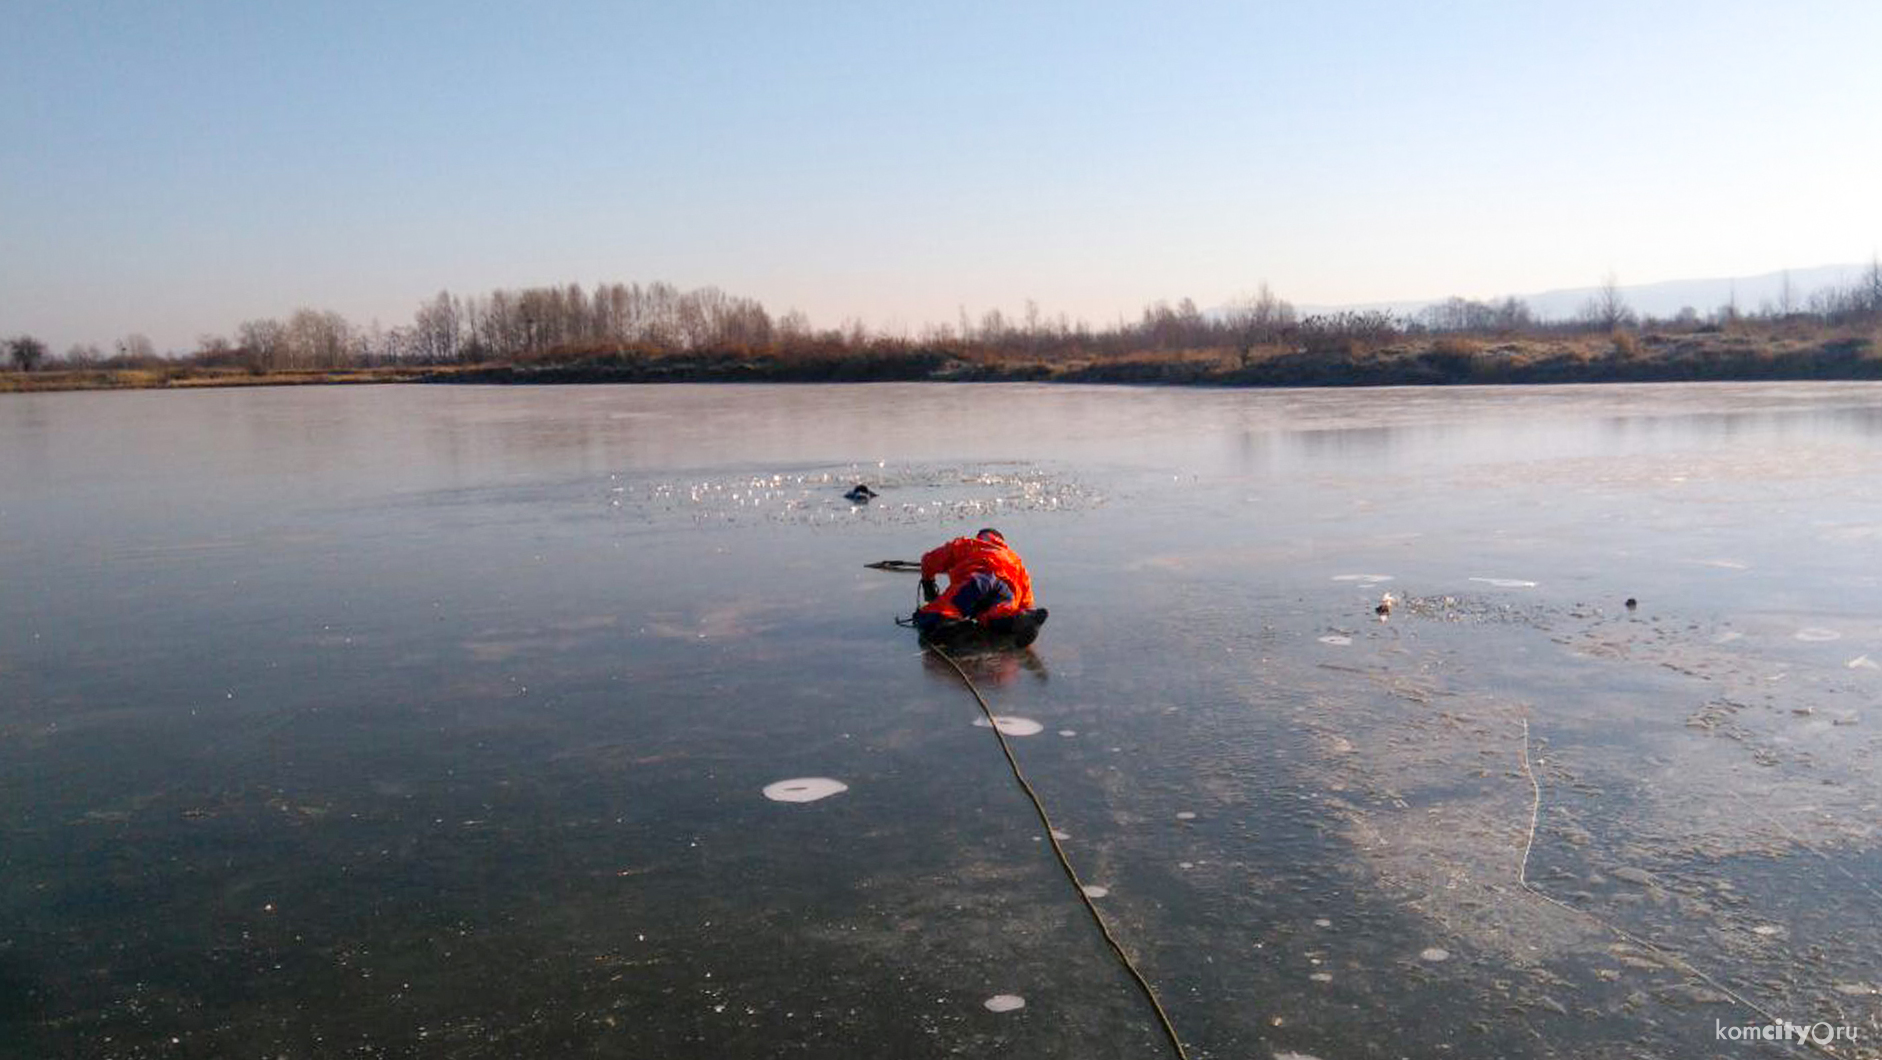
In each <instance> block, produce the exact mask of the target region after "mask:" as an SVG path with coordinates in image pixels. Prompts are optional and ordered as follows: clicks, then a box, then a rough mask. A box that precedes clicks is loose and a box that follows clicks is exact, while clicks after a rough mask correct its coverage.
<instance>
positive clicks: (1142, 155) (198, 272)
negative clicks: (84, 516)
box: [0, 0, 1882, 350]
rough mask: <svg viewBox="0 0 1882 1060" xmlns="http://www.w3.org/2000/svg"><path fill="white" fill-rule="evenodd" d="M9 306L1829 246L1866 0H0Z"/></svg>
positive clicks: (1508, 274) (153, 324)
mask: <svg viewBox="0 0 1882 1060" xmlns="http://www.w3.org/2000/svg"><path fill="white" fill-rule="evenodd" d="M0 13H3V14H4V24H5V26H6V28H7V32H6V33H5V34H3V35H0V95H3V98H4V106H0V333H4V334H13V333H17V332H22V331H25V332H31V333H34V334H37V335H40V336H41V337H43V338H45V339H47V340H48V341H49V342H51V343H52V345H53V347H54V349H55V350H63V349H64V348H65V347H66V346H67V345H69V344H71V343H74V342H97V343H100V344H101V345H106V346H109V345H110V344H111V343H113V342H114V341H115V340H116V339H117V338H118V337H120V336H122V335H124V334H127V333H130V332H133V331H139V332H143V333H146V334H148V335H150V336H151V337H152V338H154V339H156V340H157V343H158V345H159V347H160V348H176V349H185V348H187V347H189V345H190V344H191V342H192V341H193V340H194V339H195V337H196V336H197V335H199V334H203V333H211V332H214V333H228V332H232V331H233V330H234V328H235V326H236V325H237V324H238V323H239V322H241V321H242V320H246V319H251V318H256V317H263V316H285V315H287V314H289V313H291V312H292V311H293V310H294V309H296V308H297V307H300V306H312V307H315V308H321V309H334V310H338V311H339V312H341V313H343V314H345V315H346V316H347V317H349V318H350V319H352V320H354V321H355V322H356V323H359V324H362V325H363V324H368V323H370V322H371V321H373V320H374V319H377V320H379V321H380V322H382V323H383V324H385V325H386V326H392V325H395V324H403V323H407V322H409V320H410V318H411V314H412V311H413V310H414V309H415V308H416V306H417V304H418V303H419V301H420V300H421V299H424V298H427V297H428V296H430V295H432V294H435V293H436V292H437V291H438V290H439V289H441V288H450V289H451V290H453V291H457V292H459V293H471V292H483V291H486V290H488V289H490V288H493V287H515V286H525V285H534V284H551V283H567V282H570V281H574V282H580V283H583V284H592V283H595V282H597V281H613V280H622V281H634V280H640V281H647V280H655V279H659V280H666V281H669V282H673V283H676V284H679V285H681V286H683V287H693V286H702V285H707V284H712V285H717V286H719V287H722V288H724V289H726V290H727V291H730V292H732V293H735V294H741V295H748V296H751V297H756V298H759V299H761V300H762V301H764V302H765V304H766V305H767V306H769V307H770V308H771V309H772V310H773V311H774V312H778V313H782V312H784V311H785V310H788V309H791V308H798V309H802V310H803V311H805V312H807V313H808V314H810V316H811V318H812V320H813V321H814V322H816V323H817V324H819V325H835V324H838V323H840V322H841V321H843V320H844V319H846V318H850V317H857V318H861V319H863V320H864V321H866V322H867V323H869V324H870V325H871V326H875V327H884V328H890V329H896V328H901V327H908V328H911V329H915V328H918V327H919V326H920V325H921V324H922V323H924V322H927V321H951V320H953V319H954V318H955V316H956V314H957V311H958V309H959V308H960V307H963V306H964V307H966V309H967V310H968V311H969V312H970V313H972V314H974V315H976V316H977V315H978V314H979V313H980V312H982V311H984V310H985V309H988V308H993V307H998V308H1001V309H1003V310H1005V311H1006V312H1009V313H1013V312H1017V311H1019V310H1020V309H1021V308H1022V306H1023V304H1024V302H1025V300H1026V299H1029V298H1030V299H1035V300H1036V301H1037V302H1038V303H1039V305H1040V306H1041V308H1042V309H1044V310H1045V311H1046V312H1048V313H1054V314H1056V313H1058V312H1061V311H1062V312H1065V313H1068V314H1070V315H1071V316H1073V317H1075V318H1078V317H1082V318H1085V319H1088V320H1090V321H1092V322H1093V323H1099V324H1102V323H1109V322H1111V321H1114V320H1116V319H1117V317H1118V316H1119V315H1120V314H1121V315H1123V316H1126V317H1133V318H1134V317H1135V316H1136V315H1137V314H1138V312H1139V311H1140V310H1141V309H1142V307H1143V305H1144V304H1145V303H1146V302H1149V301H1152V300H1155V299H1163V298H1167V299H1171V300H1174V299H1178V298H1181V297H1185V296H1188V297H1191V298H1194V299H1195V300H1196V301H1197V302H1198V303H1199V304H1202V305H1205V306H1207V305H1214V304H1220V303H1222V302H1225V301H1227V300H1229V299H1231V298H1234V297H1236V296H1238V295H1241V294H1244V293H1247V292H1248V291H1250V290H1252V289H1253V288H1254V287H1255V286H1256V285H1257V284H1258V283H1260V282H1261V281H1262V280H1264V279H1265V280H1267V281H1268V282H1270V283H1271V284H1272V285H1273V287H1274V289H1275V290H1276V292H1277V293H1279V294H1281V295H1282V296H1283V297H1287V298H1290V299H1292V300H1294V301H1297V302H1306V303H1339V302H1365V301H1383V300H1391V299H1409V298H1422V297H1436V296H1443V295H1449V294H1462V295H1467V296H1473V297H1489V296H1493V295H1499V294H1504V293H1519V292H1525V291H1536V290H1543V289H1548V288H1556V287H1573V286H1583V285H1589V284H1593V283H1596V282H1599V281H1600V280H1601V278H1602V277H1603V276H1604V275H1605V274H1607V273H1609V272H1610V271H1611V272H1612V273H1614V274H1615V275H1616V276H1617V277H1618V278H1619V279H1620V280H1621V282H1623V283H1646V282H1651V281H1656V280H1666V279H1677V278H1685V277H1707V276H1732V275H1746V274H1752V273H1759V272H1769V271H1773V270H1776V269H1780V268H1786V267H1804V266H1810V265H1820V264H1825V263H1830V262H1845V261H1865V260H1868V259H1869V257H1870V256H1871V255H1872V254H1874V253H1875V252H1876V251H1877V250H1878V249H1879V248H1882V195H1878V193H1877V191H1876V189H1877V188H1879V187H1882V64H1879V63H1877V62H1876V61H1875V55H1874V42H1875V41H1877V40H1882V5H1879V4H1874V3H1870V2H1867V0H1847V2H1840V3H1828V2H1813V0H1797V2H1793V3H1790V4H1788V5H1782V6H1780V5H1775V4H1771V3H1768V2H1761V3H1755V4H1754V3H1739V2H1733V0H1723V2H1721V0H1712V2H1706V3H1698V2H1692V3H1688V2H1684V0H1671V2H1664V3H1657V4H1636V3H1610V2H1606V0H1594V2H1589V0H1582V2H1575V3H1532V4H1517V3H1513V2H1510V0H1502V2H1498V3H1476V2H1458V3H1444V4H1399V3H1341V2H1323V3H1301V4H1285V5H1283V4H1255V3H1206V4H1205V3H1192V4H1185V3H1172V4H1158V5H1150V4H1147V3H1139V4H1121V3H1102V2H1094V3H1062V4H1051V3H1029V2H1014V3H986V4H981V3H953V4H948V5H921V6H917V5H901V4H885V3H880V2H875V3H860V2H859V3H831V2H819V0H805V2H802V3H798V4H777V3H716V2H696V3H668V4H659V5H652V4H634V3H586V2H582V3H576V2H570V3H540V4H536V5H531V6H525V5H522V4H497V3H474V2H466V0H459V2H455V3H450V4H445V3H435V2H430V0H414V2H407V3H383V2H380V3H371V4H368V3H352V2H326V3H318V4H294V5H288V4H273V3H265V2H257V0H246V2H241V3H192V2H187V0H173V2H168V3H163V2H156V0H151V2H138V3H131V2H107V3H98V2H84V0H57V2H53V0H45V2H39V0H34V2H23V0H0Z"/></svg>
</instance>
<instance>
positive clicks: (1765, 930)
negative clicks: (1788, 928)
mask: <svg viewBox="0 0 1882 1060" xmlns="http://www.w3.org/2000/svg"><path fill="white" fill-rule="evenodd" d="M1751 930H1752V932H1753V933H1755V934H1759V935H1775V934H1777V933H1778V932H1780V931H1782V930H1784V929H1783V928H1781V927H1778V926H1777V925H1776V924H1759V925H1758V926H1757V927H1755V928H1752V929H1751Z"/></svg>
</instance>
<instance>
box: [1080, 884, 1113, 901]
mask: <svg viewBox="0 0 1882 1060" xmlns="http://www.w3.org/2000/svg"><path fill="white" fill-rule="evenodd" d="M1082 890H1083V891H1084V892H1085V897H1087V898H1103V897H1104V896H1105V895H1108V894H1110V893H1111V888H1109V887H1104V886H1101V885H1099V884H1096V883H1087V884H1085V886H1084V887H1083V888H1082Z"/></svg>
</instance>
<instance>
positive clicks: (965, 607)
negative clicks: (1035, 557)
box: [915, 527, 1046, 648]
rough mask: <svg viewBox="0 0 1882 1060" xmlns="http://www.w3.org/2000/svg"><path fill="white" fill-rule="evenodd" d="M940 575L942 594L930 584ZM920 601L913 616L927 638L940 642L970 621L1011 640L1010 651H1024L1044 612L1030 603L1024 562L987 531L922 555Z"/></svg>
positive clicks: (999, 537)
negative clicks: (945, 580)
mask: <svg viewBox="0 0 1882 1060" xmlns="http://www.w3.org/2000/svg"><path fill="white" fill-rule="evenodd" d="M943 573H945V574H946V575H947V576H948V587H947V591H946V592H942V591H941V587H940V586H939V585H938V584H937V583H936V581H935V579H936V578H937V577H939V576H940V575H941V574H943ZM921 597H922V599H923V600H925V601H927V602H926V603H925V604H923V605H922V607H921V609H920V610H919V611H916V612H915V628H916V629H917V630H919V631H920V632H921V635H922V636H923V637H925V638H928V639H939V638H945V637H946V636H948V635H949V634H950V633H953V632H956V631H957V630H959V629H960V628H962V627H964V626H966V625H967V624H970V623H971V624H975V625H978V626H979V627H980V628H981V629H982V630H984V631H986V632H988V633H992V634H996V635H999V636H1011V637H1012V638H1013V644H1014V646H1015V647H1020V648H1024V647H1025V646H1027V645H1028V644H1031V643H1032V642H1033V641H1034V640H1035V639H1037V638H1038V636H1039V627H1040V626H1042V625H1044V624H1045V621H1046V609H1045V608H1043V607H1038V606H1035V605H1034V603H1033V597H1032V578H1031V576H1029V575H1028V574H1027V573H1026V564H1025V563H1023V562H1021V561H1020V558H1019V553H1017V552H1014V551H1013V550H1012V549H1011V548H1010V547H1008V546H1007V543H1006V538H1005V537H1004V536H1002V535H1001V533H1000V532H999V531H998V530H995V529H993V528H991V527H988V528H987V529H984V530H981V531H980V532H979V533H976V534H975V535H974V536H973V537H957V538H955V539H954V540H952V541H949V542H948V543H947V544H944V545H942V546H941V547H939V548H936V549H934V550H932V551H930V552H928V553H927V554H926V555H924V556H922V557H921Z"/></svg>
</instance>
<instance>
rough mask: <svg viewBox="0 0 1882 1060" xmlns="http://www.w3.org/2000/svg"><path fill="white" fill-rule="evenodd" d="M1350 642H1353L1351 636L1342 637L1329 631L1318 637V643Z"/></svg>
mask: <svg viewBox="0 0 1882 1060" xmlns="http://www.w3.org/2000/svg"><path fill="white" fill-rule="evenodd" d="M1352 642H1353V638H1351V637H1343V636H1341V635H1340V634H1338V633H1329V634H1327V635H1326V636H1324V637H1321V638H1320V643H1322V644H1335V645H1341V646H1344V645H1347V644H1351V643H1352Z"/></svg>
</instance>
